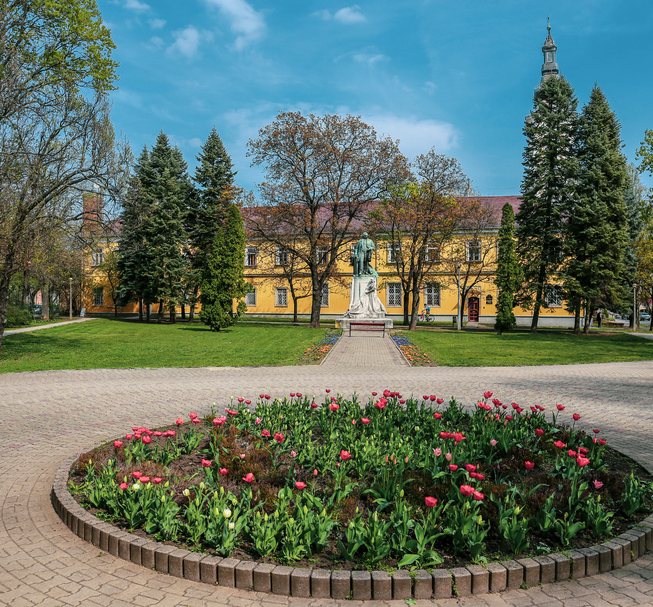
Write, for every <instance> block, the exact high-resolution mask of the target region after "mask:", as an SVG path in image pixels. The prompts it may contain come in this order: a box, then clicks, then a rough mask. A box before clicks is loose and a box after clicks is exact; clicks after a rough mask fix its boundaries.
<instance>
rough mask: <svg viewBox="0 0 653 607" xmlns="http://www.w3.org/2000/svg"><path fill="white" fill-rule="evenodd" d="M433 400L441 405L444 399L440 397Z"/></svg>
mask: <svg viewBox="0 0 653 607" xmlns="http://www.w3.org/2000/svg"><path fill="white" fill-rule="evenodd" d="M435 402H436V403H438V405H441V404H442V403H443V402H444V400H443V399H441V398H438V399H436V400H435Z"/></svg>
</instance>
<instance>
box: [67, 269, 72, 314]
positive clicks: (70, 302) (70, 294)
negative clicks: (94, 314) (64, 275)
mask: <svg viewBox="0 0 653 607" xmlns="http://www.w3.org/2000/svg"><path fill="white" fill-rule="evenodd" d="M68 282H69V284H70V291H69V295H68V304H69V308H70V309H69V314H68V317H69V318H70V320H72V319H73V278H72V276H71V277H70V278H69V279H68Z"/></svg>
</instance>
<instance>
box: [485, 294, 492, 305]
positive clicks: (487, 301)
mask: <svg viewBox="0 0 653 607" xmlns="http://www.w3.org/2000/svg"><path fill="white" fill-rule="evenodd" d="M493 301H494V300H493V299H492V295H488V296H487V297H486V298H485V303H486V305H488V306H491V305H492V303H493Z"/></svg>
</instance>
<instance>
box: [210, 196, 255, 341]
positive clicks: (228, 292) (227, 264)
mask: <svg viewBox="0 0 653 607" xmlns="http://www.w3.org/2000/svg"><path fill="white" fill-rule="evenodd" d="M244 273H245V231H244V229H243V218H242V217H241V215H240V211H239V210H238V207H237V206H236V205H235V204H232V205H231V207H230V208H229V212H228V216H227V224H226V226H225V227H224V228H223V229H219V230H218V231H217V232H216V233H215V236H214V237H213V242H212V244H211V252H210V255H209V261H208V264H207V265H206V267H205V269H204V272H203V274H202V282H201V285H200V291H201V299H202V310H201V312H200V320H201V321H202V322H203V323H204V324H206V325H208V326H209V327H210V328H211V329H212V330H213V331H219V330H220V329H222V328H224V327H229V326H231V325H233V324H235V323H236V322H237V321H238V319H239V318H240V317H241V316H242V315H243V314H245V312H247V306H246V305H245V302H244V301H243V300H242V298H243V297H245V295H246V294H247V293H248V292H249V290H250V287H249V285H248V283H247V282H246V281H245V279H244ZM234 299H238V300H240V301H238V303H237V304H236V311H235V312H234V311H233V306H234V303H233V300H234Z"/></svg>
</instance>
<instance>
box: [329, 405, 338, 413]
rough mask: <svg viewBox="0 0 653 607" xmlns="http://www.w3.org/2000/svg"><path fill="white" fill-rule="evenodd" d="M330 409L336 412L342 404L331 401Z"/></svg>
mask: <svg viewBox="0 0 653 607" xmlns="http://www.w3.org/2000/svg"><path fill="white" fill-rule="evenodd" d="M329 409H331V411H333V412H334V413H335V412H336V411H337V410H338V409H340V405H339V404H338V403H331V404H330V405H329Z"/></svg>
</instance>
